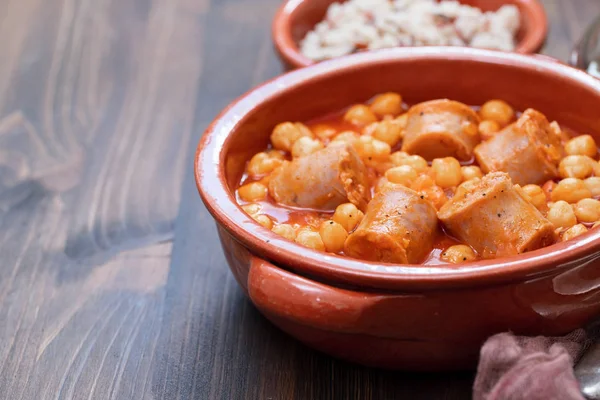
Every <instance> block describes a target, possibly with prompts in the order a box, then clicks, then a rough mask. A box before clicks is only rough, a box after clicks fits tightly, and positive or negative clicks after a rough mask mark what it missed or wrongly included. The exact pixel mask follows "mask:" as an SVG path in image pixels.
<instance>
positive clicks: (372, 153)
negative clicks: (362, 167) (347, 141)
mask: <svg viewBox="0 0 600 400" xmlns="http://www.w3.org/2000/svg"><path fill="white" fill-rule="evenodd" d="M354 147H355V149H356V152H357V153H358V155H359V156H360V157H361V158H363V159H368V160H371V159H373V158H378V159H382V158H386V157H388V156H389V155H390V154H391V152H392V148H391V147H390V145H389V144H387V143H385V142H382V141H381V140H377V139H373V138H372V137H371V136H361V137H360V138H359V139H358V140H357V141H356V142H355V143H354Z"/></svg>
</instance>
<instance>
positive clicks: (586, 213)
mask: <svg viewBox="0 0 600 400" xmlns="http://www.w3.org/2000/svg"><path fill="white" fill-rule="evenodd" d="M573 208H574V209H575V216H577V220H579V222H596V221H600V201H598V200H594V199H581V200H579V201H578V202H577V204H576V205H575V206H574V207H573Z"/></svg>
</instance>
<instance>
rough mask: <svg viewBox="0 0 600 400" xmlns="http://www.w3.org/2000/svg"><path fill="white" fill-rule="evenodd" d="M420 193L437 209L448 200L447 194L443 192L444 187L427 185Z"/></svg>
mask: <svg viewBox="0 0 600 400" xmlns="http://www.w3.org/2000/svg"><path fill="white" fill-rule="evenodd" d="M419 193H421V194H422V195H423V196H424V197H425V199H427V200H428V201H429V202H430V203H431V204H433V206H434V207H435V208H436V209H437V210H439V209H440V208H441V207H442V206H443V205H444V204H446V202H447V201H448V196H446V193H445V192H444V189H442V188H441V187H439V186H437V185H433V186H431V187H428V188H427V189H424V190H422V191H421V192H419Z"/></svg>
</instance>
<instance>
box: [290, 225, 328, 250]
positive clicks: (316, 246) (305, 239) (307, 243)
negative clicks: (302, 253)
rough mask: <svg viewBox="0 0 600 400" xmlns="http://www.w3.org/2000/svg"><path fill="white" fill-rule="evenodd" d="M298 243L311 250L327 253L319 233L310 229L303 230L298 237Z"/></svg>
mask: <svg viewBox="0 0 600 400" xmlns="http://www.w3.org/2000/svg"><path fill="white" fill-rule="evenodd" d="M296 243H298V244H301V245H302V246H304V247H308V248H309V249H313V250H320V251H325V244H324V243H323V240H322V239H321V235H319V232H315V231H312V230H310V229H301V230H300V231H299V232H298V234H297V235H296Z"/></svg>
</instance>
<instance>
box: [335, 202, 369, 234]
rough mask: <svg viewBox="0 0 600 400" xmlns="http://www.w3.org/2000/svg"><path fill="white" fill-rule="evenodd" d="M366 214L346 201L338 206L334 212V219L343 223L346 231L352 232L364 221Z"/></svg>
mask: <svg viewBox="0 0 600 400" xmlns="http://www.w3.org/2000/svg"><path fill="white" fill-rule="evenodd" d="M363 217H364V214H363V212H362V211H360V210H359V209H358V208H356V206H355V205H354V204H352V203H344V204H340V205H339V206H337V208H336V209H335V212H334V213H333V217H332V218H331V219H333V220H334V221H335V222H337V223H338V224H340V225H342V226H343V227H344V229H346V232H352V231H353V230H354V228H356V225H358V224H359V223H360V221H362V219H363Z"/></svg>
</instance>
